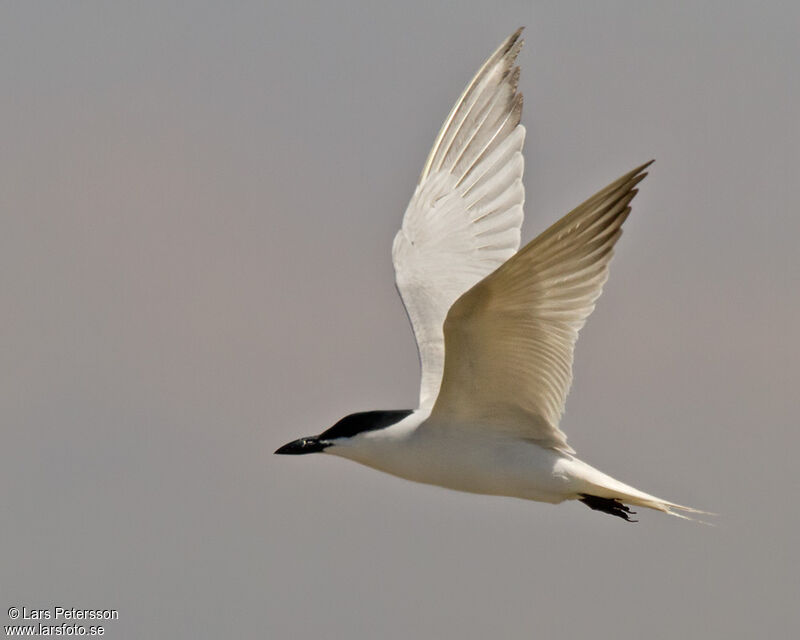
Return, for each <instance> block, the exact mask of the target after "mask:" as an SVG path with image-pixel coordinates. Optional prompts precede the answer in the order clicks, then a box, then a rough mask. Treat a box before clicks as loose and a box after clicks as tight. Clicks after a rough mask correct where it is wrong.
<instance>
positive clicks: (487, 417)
mask: <svg viewBox="0 0 800 640" xmlns="http://www.w3.org/2000/svg"><path fill="white" fill-rule="evenodd" d="M519 35H520V32H519V31H517V32H516V33H514V34H513V35H512V36H510V37H509V38H508V39H507V40H506V41H505V42H504V43H503V44H502V45H501V46H500V48H499V49H498V50H497V51H496V52H495V53H494V54H492V56H490V58H489V59H488V60H487V61H486V63H485V64H484V65H483V66H482V67H481V69H480V70H479V72H478V73H477V75H476V76H475V78H474V79H473V80H472V82H471V83H470V84H469V85H468V86H467V89H466V90H465V91H464V93H463V94H462V96H461V98H460V99H459V101H458V102H457V103H456V105H455V106H454V107H453V109H452V111H451V112H450V115H449V116H448V118H447V120H446V121H445V124H444V126H443V127H442V130H441V132H440V133H439V135H438V137H437V139H436V142H435V143H434V146H433V148H432V150H431V152H430V154H429V156H428V159H427V161H426V163H425V166H424V169H423V171H422V174H421V176H420V181H419V184H418V185H417V188H416V190H415V192H414V195H413V197H412V198H411V202H410V203H409V205H408V208H407V209H406V213H405V216H404V218H403V224H402V227H401V229H400V231H399V232H398V234H397V236H396V238H395V241H394V246H393V251H392V258H393V262H394V266H395V272H396V279H397V286H398V289H399V291H400V294H401V296H402V298H403V302H404V304H405V306H406V310H407V311H408V315H409V318H410V320H411V324H412V326H413V328H414V334H415V337H416V339H417V345H418V348H419V354H420V360H421V365H422V381H421V385H420V400H419V402H420V408H419V409H418V410H417V411H416V412H414V413H412V414H411V415H409V416H408V417H407V418H405V419H404V420H402V421H401V422H400V423H398V424H397V425H393V426H391V427H388V428H385V429H380V430H376V431H370V432H365V433H362V434H359V435H357V436H355V437H353V438H347V439H342V440H341V441H336V443H335V445H336V446H332V447H329V448H328V449H327V450H326V451H327V452H328V453H332V454H335V455H339V456H342V457H346V458H349V459H352V460H355V461H357V462H360V463H362V464H365V465H368V466H370V467H374V468H376V469H380V470H381V471H385V472H387V473H391V474H394V475H397V476H400V477H403V478H406V479H409V480H414V481H417V482H424V483H429V484H435V485H439V486H443V487H448V488H451V489H457V490H460V491H469V492H473V493H482V494H492V495H505V496H515V497H519V498H526V499H530V500H539V501H542V502H551V503H558V502H562V501H563V500H568V499H575V498H579V497H580V496H581V495H582V494H590V495H594V496H598V497H601V498H615V499H618V500H620V501H622V502H625V503H628V504H634V505H640V506H645V507H650V508H653V509H658V510H660V511H665V512H668V513H672V514H673V515H678V514H675V513H674V511H672V510H673V509H681V510H685V511H695V510H693V509H690V508H687V507H682V506H680V505H677V504H674V503H672V502H668V501H666V500H662V499H660V498H656V497H654V496H651V495H648V494H646V493H643V492H641V491H638V490H637V489H634V488H633V487H630V486H628V485H626V484H623V483H621V482H619V481H617V480H615V479H613V478H611V477H610V476H607V475H606V474H604V473H602V472H600V471H598V470H597V469H594V468H593V467H591V466H589V465H588V464H586V463H584V462H582V461H581V460H579V459H577V458H576V457H575V456H574V455H573V454H574V451H573V449H572V448H571V447H570V446H569V445H568V444H567V441H566V435H565V434H564V433H563V432H562V431H561V429H560V428H559V421H560V418H561V415H562V413H563V411H564V404H565V402H566V397H567V393H568V391H569V388H570V385H571V381H572V360H573V351H574V347H575V342H576V340H577V337H578V331H579V330H580V328H581V327H582V326H583V324H584V323H585V321H586V318H587V317H588V316H589V314H590V313H591V312H592V310H593V309H594V304H595V301H596V300H597V298H598V297H599V296H600V293H601V292H602V287H603V284H604V283H605V281H606V279H607V277H608V264H609V262H610V260H611V257H612V253H613V247H614V244H615V243H616V241H617V240H618V239H619V237H620V235H621V233H622V231H621V226H622V223H623V222H624V221H625V219H626V218H627V216H628V214H629V212H630V206H629V205H630V202H631V200H632V199H633V197H634V196H635V194H636V189H635V187H636V185H637V184H638V183H639V182H640V181H641V180H642V179H643V178H644V176H645V175H646V173H644V168H645V167H646V166H647V165H643V166H641V167H638V168H637V169H634V170H633V171H631V172H630V173H628V174H626V175H624V176H622V177H621V178H619V179H618V180H617V181H615V182H613V183H612V184H610V185H609V186H607V187H606V188H605V189H602V190H601V191H599V192H598V193H597V194H595V195H594V196H592V197H591V198H589V200H587V201H586V202H584V203H583V204H581V205H580V206H578V207H577V208H576V209H574V210H573V211H572V212H570V213H569V214H567V215H566V216H565V217H564V218H562V219H561V220H559V221H558V222H556V223H555V224H554V225H552V226H551V227H550V228H549V229H548V230H547V231H545V232H544V233H542V234H541V235H540V236H538V237H537V238H536V239H535V240H533V241H532V242H530V243H529V244H528V245H526V246H525V247H523V248H522V249H521V250H520V251H519V252H517V249H518V247H519V242H520V227H521V225H522V218H523V213H522V205H523V201H524V190H523V187H522V171H523V160H522V144H523V141H524V137H525V130H524V128H523V127H522V126H521V125H520V124H519V119H520V113H521V108H522V98H521V95H520V94H519V93H518V92H517V81H518V77H519V68H518V67H514V61H515V59H516V57H517V54H518V52H519V49H520V47H521V45H522V41H521V40H520V39H519ZM445 354H446V355H445Z"/></svg>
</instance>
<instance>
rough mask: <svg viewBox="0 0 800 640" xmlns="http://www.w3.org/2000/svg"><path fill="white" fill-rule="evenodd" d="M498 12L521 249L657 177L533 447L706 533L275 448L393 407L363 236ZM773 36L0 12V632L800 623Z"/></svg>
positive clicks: (244, 8) (792, 305) (395, 310)
mask: <svg viewBox="0 0 800 640" xmlns="http://www.w3.org/2000/svg"><path fill="white" fill-rule="evenodd" d="M520 25H526V26H527V30H526V31H525V38H526V46H525V49H524V50H523V53H522V54H521V57H520V63H521V65H522V69H523V73H522V81H521V89H522V91H523V93H524V94H525V99H526V107H525V111H524V114H523V122H524V124H525V125H526V127H527V129H528V138H527V142H526V147H525V150H526V172H525V185H526V189H527V200H526V212H527V220H526V226H525V227H524V239H529V238H531V237H533V236H534V235H535V234H536V233H538V232H539V231H541V230H543V229H544V228H545V227H546V226H547V225H548V224H550V223H551V222H553V221H555V220H556V219H557V218H558V217H560V216H561V215H562V214H564V213H565V212H566V211H567V210H569V209H570V208H572V207H573V206H575V205H576V204H578V203H579V202H581V201H582V200H584V199H585V198H586V197H588V196H589V195H591V194H592V193H593V192H594V191H595V190H597V189H599V188H600V187H602V186H604V185H605V184H606V183H608V182H610V181H611V180H612V179H614V178H616V177H617V176H618V175H620V174H622V173H623V172H625V171H627V170H629V169H631V168H632V167H634V166H635V165H637V164H639V163H641V162H644V161H646V160H648V159H650V158H651V157H655V158H656V160H657V161H656V164H655V165H654V167H653V169H652V172H651V175H650V176H649V177H648V178H647V179H646V181H645V182H644V184H643V185H642V190H641V193H640V194H639V196H638V197H637V199H636V201H635V203H634V204H635V206H634V213H633V215H632V216H631V218H630V219H629V221H628V222H627V223H626V226H625V234H624V237H623V239H622V241H621V243H620V245H618V250H617V254H616V257H615V259H614V262H613V266H612V269H611V278H610V280H609V283H608V285H607V286H606V291H605V294H604V296H603V298H602V299H601V300H600V303H599V305H598V307H597V310H596V312H595V314H594V315H593V316H592V318H591V319H590V321H589V323H588V325H587V326H586V328H585V330H584V331H583V332H582V335H581V340H580V341H579V343H578V349H577V358H576V363H575V384H574V386H573V389H572V393H571V394H570V398H569V402H568V405H567V412H566V415H565V417H564V420H563V423H562V426H563V427H564V429H565V431H566V432H567V433H568V434H569V436H570V443H571V444H572V445H573V446H574V447H575V448H576V449H577V450H578V453H579V454H580V455H581V456H582V457H584V458H585V459H586V460H587V461H589V462H590V463H593V464H595V465H597V466H598V467H600V468H601V469H603V470H605V471H607V472H609V473H611V474H612V475H614V476H616V477H618V478H620V479H621V480H623V481H627V482H630V483H632V484H634V485H636V486H638V487H640V488H641V489H644V490H647V491H650V492H653V493H655V494H657V495H661V496H664V497H666V498H669V499H672V500H675V501H678V502H681V503H685V504H689V505H693V506H696V507H699V508H704V509H708V510H711V511H716V512H719V513H720V514H721V515H720V516H719V517H718V518H716V519H715V521H716V523H717V526H715V527H705V526H701V525H697V524H693V523H688V522H685V521H681V520H678V519H675V518H669V517H667V516H664V515H662V514H658V513H655V512H647V513H641V514H640V517H641V522H640V523H639V524H637V525H627V524H625V523H624V522H622V521H621V520H619V519H617V518H612V517H610V516H607V515H605V514H600V513H596V512H592V511H590V510H589V509H587V508H585V507H584V506H583V505H580V504H577V503H570V504H566V505H561V506H559V507H553V506H549V505H542V504H537V503H527V502H523V501H518V500H513V499H504V498H490V497H482V496H473V495H466V494H458V493H453V492H448V491H446V490H443V489H439V488H435V487H427V486H423V485H415V484H412V483H408V482H404V481H401V480H397V479H395V478H392V477H390V476H386V475H382V474H378V473H375V472H373V471H371V470H368V469H366V468H363V467H359V466H357V465H355V464H352V463H349V462H346V461H343V460H340V459H335V458H332V457H326V456H314V457H306V458H285V457H276V456H273V455H272V451H273V450H274V449H275V448H276V447H278V446H279V445H281V444H283V443H285V442H287V441H288V440H291V439H294V438H296V437H299V436H303V435H308V434H312V433H317V432H319V431H321V430H322V429H324V428H327V427H328V426H330V425H331V424H332V423H333V422H334V421H336V420H337V419H339V418H340V417H341V416H343V415H345V414H347V413H350V412H353V411H356V410H364V409H372V408H404V407H412V406H415V402H416V396H417V385H418V363H417V355H416V351H415V348H414V342H413V338H412V334H411V331H410V328H409V326H408V323H407V320H406V318H405V314H404V312H403V309H402V306H401V303H400V301H399V298H398V297H397V295H396V293H395V290H394V283H393V272H392V267H391V262H390V257H389V254H390V246H391V241H392V237H393V235H394V233H395V231H396V229H397V228H398V227H399V224H400V219H401V216H402V213H403V211H404V208H405V205H406V202H407V200H408V198H409V197H410V195H411V192H412V190H413V186H414V183H415V181H416V177H417V175H418V172H419V171H420V169H421V167H422V163H423V161H424V159H425V156H426V154H427V152H428V149H429V147H430V145H431V143H432V141H433V139H434V136H435V134H436V132H437V131H438V129H439V126H440V124H441V122H442V121H443V119H444V117H445V115H446V114H447V112H448V111H449V109H450V106H451V104H452V103H453V101H454V100H455V98H456V97H457V96H458V94H459V93H460V91H461V89H462V88H463V86H464V85H465V84H466V82H467V81H468V80H469V79H470V77H471V76H472V74H473V73H474V71H475V70H476V69H477V68H478V66H479V65H480V64H481V63H482V61H483V59H484V58H485V57H486V56H487V55H488V54H489V53H490V52H491V51H492V50H493V49H494V48H495V47H496V46H497V45H498V44H499V43H500V42H501V41H502V39H503V38H505V37H506V36H507V35H508V34H509V33H510V32H511V31H513V30H514V29H515V28H516V27H518V26H520ZM799 26H800V9H798V4H797V3H792V2H786V3H779V2H771V3H755V2H753V3H742V2H727V1H726V2H722V1H720V2H702V3H696V2H671V3H665V2H603V3H597V2H580V3H578V2H568V3H565V2H498V1H497V0H493V1H492V2H483V3H465V2H452V3H440V2H433V3H431V2H429V1H426V2H402V3H401V2H395V3H388V2H387V3H368V2H363V3H351V2H336V3H319V4H303V3H288V2H287V3H270V2H267V3H245V2H236V3H201V2H194V3H164V2H158V3H125V4H123V3H100V2H94V3H90V2H71V3H62V2H49V3H46V2H40V3H32V2H25V3H23V2H18V3H10V2H8V3H3V5H2V8H0V86H2V92H0V113H2V119H0V140H1V145H0V149H1V150H0V216H2V224H1V225H0V299H1V300H2V313H1V314H0V323H2V325H1V326H2V332H1V333H0V362H1V363H2V364H0V376H1V377H0V412H1V413H0V421H1V422H2V426H1V427H0V428H1V429H2V431H1V432H0V435H2V443H1V444H0V513H2V521H3V525H2V532H3V533H2V545H0V605H2V609H1V610H0V618H2V619H3V624H7V622H8V620H7V618H6V617H5V611H6V609H7V607H9V606H12V605H16V606H26V607H29V608H30V607H52V606H56V605H63V606H76V607H81V608H97V607H110V608H116V609H118V610H119V611H120V621H118V622H116V623H109V624H108V631H107V637H112V638H144V637H152V638H234V637H242V638H243V637H263V638H352V639H361V638H365V639H366V638H386V639H394V638H398V639H399V638H443V639H444V638H457V639H459V640H461V639H472V638H474V639H479V638H487V637H495V638H512V637H513V638H521V637H526V638H529V637H541V638H578V637H595V638H615V639H628V638H643V637H647V638H676V637H681V638H704V639H710V638H726V639H729V638H755V637H761V638H790V637H796V634H797V633H798V630H799V629H800V621H799V619H798V616H799V615H800V614H798V612H797V602H798V593H799V592H800V579H799V578H798V565H799V564H800V553H799V552H798V545H797V536H798V529H799V528H800V517H799V515H798V514H799V510H798V489H800V483H798V476H797V467H798V464H797V455H798V454H797V451H798V445H800V435H799V433H798V432H799V431H800V425H799V424H798V418H800V401H799V400H798V393H797V389H796V386H797V381H798V379H799V378H798V376H799V374H800V365H798V361H799V360H800V339H798V326H800V296H799V295H798V285H800V258H799V257H798V249H797V244H798V237H800V213H799V212H798V201H800V197H799V196H800V189H799V188H798V183H800V180H799V179H798V166H800V124H798V106H799V105H800V74H799V73H798V60H800V39H798V37H797V33H798V27H799Z"/></svg>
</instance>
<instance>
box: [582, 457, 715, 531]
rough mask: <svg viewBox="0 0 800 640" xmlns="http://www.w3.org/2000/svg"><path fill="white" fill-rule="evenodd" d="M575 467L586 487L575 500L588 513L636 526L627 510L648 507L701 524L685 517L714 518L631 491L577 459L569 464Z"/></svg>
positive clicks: (629, 487) (629, 511)
mask: <svg viewBox="0 0 800 640" xmlns="http://www.w3.org/2000/svg"><path fill="white" fill-rule="evenodd" d="M571 462H572V463H573V464H574V465H576V466H577V467H579V469H580V470H579V471H578V469H576V471H578V472H579V476H580V477H581V479H582V480H583V481H584V482H585V483H586V485H585V488H584V489H583V490H582V491H581V492H580V493H579V494H578V495H577V496H576V498H577V499H578V500H580V501H581V502H583V503H584V504H585V505H586V506H587V507H589V508H590V509H594V510H595V511H602V512H604V513H609V514H611V515H613V516H617V517H618V518H622V519H623V520H627V521H628V522H636V520H633V519H632V518H631V517H630V516H632V515H635V514H636V512H635V511H632V510H631V508H630V507H632V506H633V507H647V508H648V509H655V510H656V511H661V512H663V513H668V514H669V515H671V516H675V517H676V518H683V519H684V520H692V521H695V522H700V523H702V524H710V523H708V522H704V521H703V520H699V519H697V518H692V517H691V516H688V515H686V514H687V513H693V514H698V515H708V516H713V515H716V514H714V513H710V512H708V511H701V510H700V509H694V508H692V507H686V506H684V505H682V504H677V503H675V502H670V501H669V500H663V499H662V498H657V497H655V496H651V495H650V494H648V493H644V492H643V491H639V490H638V489H634V488H633V487H631V486H630V485H627V484H625V483H623V482H620V481H619V480H615V479H614V478H612V477H611V476H608V475H606V474H605V473H603V472H602V471H598V470H597V469H595V468H594V467H592V466H590V465H588V464H586V463H585V462H583V461H582V460H578V459H577V458H575V459H573V460H572V461H571Z"/></svg>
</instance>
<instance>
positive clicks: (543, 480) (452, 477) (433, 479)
mask: <svg viewBox="0 0 800 640" xmlns="http://www.w3.org/2000/svg"><path fill="white" fill-rule="evenodd" d="M370 458H371V459H369V460H358V461H359V462H362V463H363V464H366V465H368V466H371V467H373V468H376V469H379V470H381V471H384V472H386V473H390V474H392V475H396V476H399V477H401V478H405V479H407V480H412V481H414V482H422V483H426V484H433V485H437V486H440V487H446V488H448V489H455V490H457V491H466V492H469V493H481V494H488V495H502V496H513V497H517V498H524V499H528V500H538V501H541V502H552V503H557V502H561V501H563V500H565V499H567V498H571V497H574V495H575V493H576V490H577V485H576V484H575V479H574V478H573V477H572V476H571V474H569V472H568V465H564V464H563V463H564V462H565V461H566V460H568V458H566V457H565V456H564V454H561V453H559V452H557V451H554V450H552V449H544V448H542V447H540V446H538V445H536V444H533V443H530V442H526V441H524V440H518V439H508V438H492V439H486V438H480V437H478V438H471V437H468V436H466V437H458V438H455V439H454V438H448V437H438V436H429V437H420V438H415V439H413V440H411V441H409V442H407V443H404V445H403V446H402V447H396V446H395V447H393V448H392V449H391V450H388V451H386V452H384V453H383V454H378V455H376V456H370Z"/></svg>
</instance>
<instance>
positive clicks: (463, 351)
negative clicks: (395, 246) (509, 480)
mask: <svg viewBox="0 0 800 640" xmlns="http://www.w3.org/2000/svg"><path fill="white" fill-rule="evenodd" d="M649 164H650V163H647V164H645V165H642V166H641V167H639V168H637V169H634V170H633V171H631V172H630V173H628V174H626V175H624V176H622V177H621V178H620V179H619V180H617V181H616V182H613V183H612V184H610V185H609V186H607V187H606V188H605V189H603V190H602V191H599V192H598V193H597V194H595V195H594V196H592V197H591V198H589V199H588V200H587V201H586V202H584V203H583V204H582V205H580V206H579V207H578V208H577V209H575V210H574V211H572V212H571V213H569V214H567V215H566V216H564V217H563V218H562V219H561V220H559V221H558V222H556V223H555V224H554V225H553V226H551V227H550V228H549V229H547V231H545V232H544V233H542V234H541V235H540V236H539V237H537V238H536V239H534V240H532V241H531V242H530V243H528V244H527V245H526V246H525V247H523V248H522V249H521V250H520V251H519V253H517V254H516V255H515V256H513V257H512V258H511V259H510V260H508V262H506V263H505V264H503V265H502V266H501V267H500V268H499V269H497V270H496V271H495V272H493V273H492V274H491V275H489V276H488V277H486V278H484V279H483V280H481V281H480V282H479V283H478V284H476V285H475V286H474V287H472V289H470V290H469V291H468V292H467V293H465V294H464V295H462V296H461V297H460V298H459V299H458V300H457V301H456V303H455V304H454V305H453V307H452V308H451V309H450V312H449V313H448V314H447V320H446V322H445V326H444V334H445V348H446V354H447V355H446V358H445V366H444V377H443V380H442V385H441V391H440V393H439V397H438V398H437V399H436V404H435V406H434V408H433V413H432V416H431V419H432V420H431V424H437V423H441V422H445V423H450V424H459V425H474V426H475V428H496V429H498V430H502V431H505V432H508V433H510V434H513V435H515V436H518V437H521V438H526V439H530V440H533V441H536V442H537V444H540V445H542V446H544V447H549V448H553V449H559V450H561V451H566V452H569V453H572V452H573V450H572V449H571V447H570V446H569V445H568V444H567V438H566V436H565V435H564V433H563V431H561V429H559V428H558V423H559V420H560V419H561V414H562V413H563V410H564V403H565V401H566V397H567V393H568V392H569V387H570V384H571V382H572V357H573V351H574V348H575V341H576V340H577V339H578V331H579V330H580V329H581V327H583V325H584V323H585V322H586V318H587V317H588V316H589V314H590V313H591V312H592V310H593V309H594V304H595V301H596V300H597V298H598V297H599V296H600V293H601V292H602V289H603V284H604V283H605V281H606V278H607V277H608V264H609V261H610V260H611V256H612V253H613V251H612V250H613V247H614V244H615V243H616V241H617V240H618V239H619V237H620V235H621V234H622V229H621V228H620V227H621V226H622V223H623V222H624V221H625V219H626V218H627V217H628V213H629V212H630V206H629V205H630V202H631V200H632V199H633V197H634V196H635V195H636V192H637V190H636V189H635V188H634V187H635V186H636V184H638V183H639V182H640V181H641V180H642V179H643V178H644V177H645V176H646V175H647V174H646V173H645V172H644V169H645V168H646V167H647V166H648V165H649ZM432 428H435V427H432ZM466 428H470V427H466Z"/></svg>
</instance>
